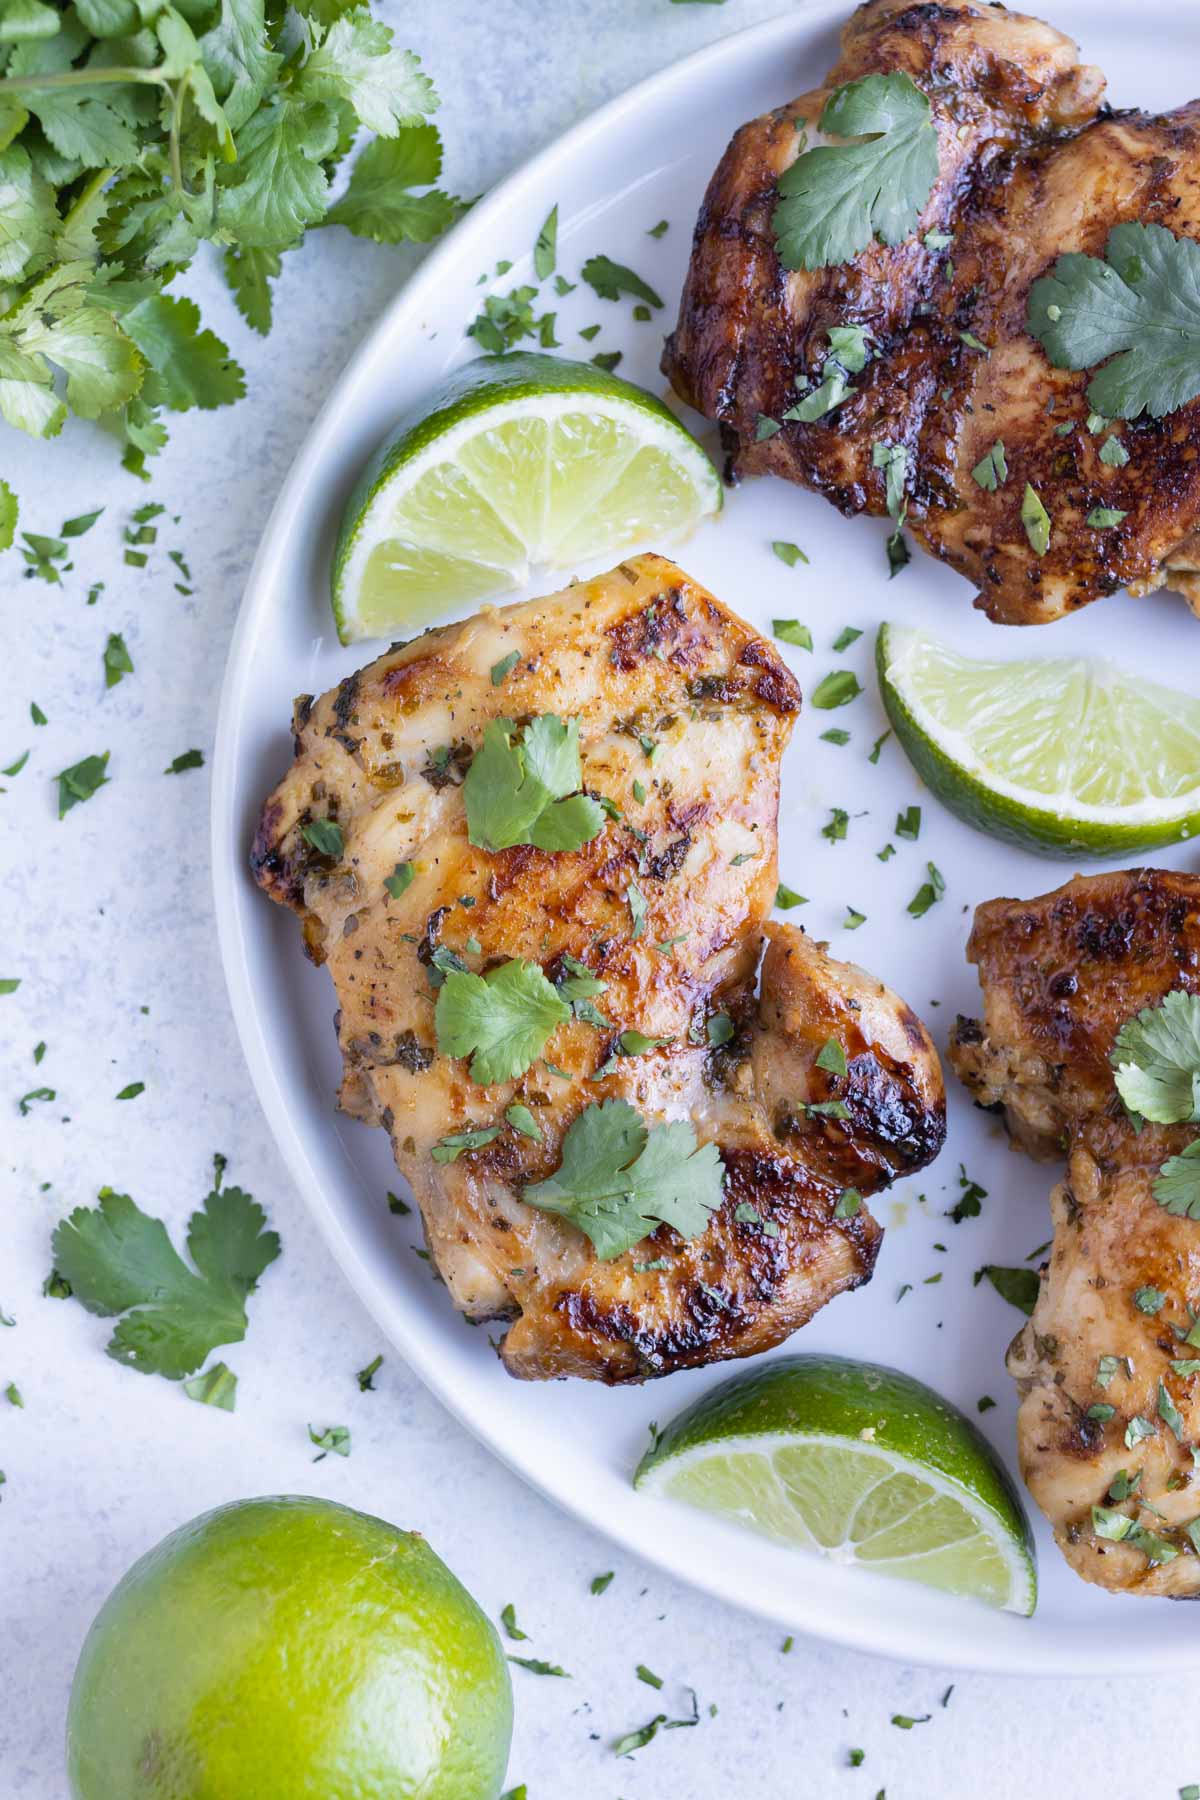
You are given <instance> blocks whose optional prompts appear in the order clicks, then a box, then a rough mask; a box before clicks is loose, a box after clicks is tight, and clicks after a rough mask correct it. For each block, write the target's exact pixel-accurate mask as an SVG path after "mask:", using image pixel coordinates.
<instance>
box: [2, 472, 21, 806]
mask: <svg viewBox="0 0 1200 1800" xmlns="http://www.w3.org/2000/svg"><path fill="white" fill-rule="evenodd" d="M19 511H20V509H19V507H18V504H17V496H16V495H15V494H14V493H13V491H12V489H11V488H10V487H9V485H8V483H7V481H0V550H11V549H12V541H13V538H14V537H15V536H16V532H17V518H18V515H19ZM5 773H6V774H7V773H8V771H7V770H6V771H5Z"/></svg>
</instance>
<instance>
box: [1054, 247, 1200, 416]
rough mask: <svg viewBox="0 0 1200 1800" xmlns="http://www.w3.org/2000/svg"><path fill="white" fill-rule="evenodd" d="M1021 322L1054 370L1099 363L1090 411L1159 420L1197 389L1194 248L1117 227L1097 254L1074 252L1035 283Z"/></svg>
mask: <svg viewBox="0 0 1200 1800" xmlns="http://www.w3.org/2000/svg"><path fill="white" fill-rule="evenodd" d="M1026 322H1027V325H1028V328H1029V330H1030V332H1031V333H1032V334H1033V336H1034V337H1035V338H1037V340H1038V342H1039V343H1040V344H1041V345H1042V347H1043V349H1044V350H1045V352H1046V355H1047V356H1048V357H1049V359H1050V361H1051V363H1053V365H1054V367H1055V368H1056V369H1092V368H1095V367H1096V366H1097V364H1100V363H1105V364H1106V366H1105V367H1104V368H1102V369H1100V371H1099V373H1098V374H1097V375H1095V376H1093V378H1092V380H1091V381H1090V382H1089V383H1088V390H1087V395H1088V400H1089V402H1090V404H1091V405H1092V407H1093V408H1094V410H1095V411H1096V412H1099V413H1103V414H1104V416H1105V417H1106V418H1109V419H1136V418H1137V417H1138V415H1139V414H1140V413H1142V412H1148V413H1149V414H1150V416H1151V418H1155V419H1161V418H1162V417H1163V416H1164V414H1166V413H1171V412H1174V411H1175V410H1176V409H1177V408H1178V407H1181V406H1185V405H1186V404H1187V402H1188V401H1189V400H1194V399H1195V398H1196V396H1197V395H1198V394H1200V244H1197V243H1195V242H1194V241H1193V240H1192V239H1191V238H1188V237H1176V236H1175V234H1174V233H1173V232H1171V231H1168V230H1167V228H1166V226H1164V225H1138V224H1127V225H1117V226H1115V227H1114V229H1113V230H1112V231H1111V232H1110V233H1109V238H1108V243H1107V244H1106V245H1105V249H1104V258H1103V260H1102V259H1101V258H1100V257H1097V256H1085V255H1082V254H1081V253H1080V252H1078V251H1072V252H1070V253H1068V254H1067V255H1065V256H1060V257H1059V259H1058V261H1057V262H1056V263H1055V265H1054V267H1053V269H1052V270H1051V271H1050V273H1049V275H1045V276H1043V277H1042V279H1041V280H1040V281H1035V282H1034V284H1033V287H1032V289H1031V291H1030V295H1029V311H1028V318H1027V321H1026ZM1108 358H1111V359H1112V360H1111V361H1108V360H1107V359H1108Z"/></svg>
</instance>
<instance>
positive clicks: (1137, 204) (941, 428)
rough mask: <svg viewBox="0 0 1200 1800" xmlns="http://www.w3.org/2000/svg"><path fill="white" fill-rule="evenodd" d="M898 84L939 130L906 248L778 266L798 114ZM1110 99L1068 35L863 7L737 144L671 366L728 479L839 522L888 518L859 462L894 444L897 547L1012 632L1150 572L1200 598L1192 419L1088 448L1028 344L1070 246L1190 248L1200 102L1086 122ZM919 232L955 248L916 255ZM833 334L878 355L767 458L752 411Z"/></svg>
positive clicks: (1089, 437) (1199, 174) (1063, 381)
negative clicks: (723, 446) (1097, 513)
mask: <svg viewBox="0 0 1200 1800" xmlns="http://www.w3.org/2000/svg"><path fill="white" fill-rule="evenodd" d="M893 70H903V71H904V72H906V73H907V74H909V75H910V76H911V77H912V78H913V80H914V81H915V82H916V83H917V85H918V86H919V87H921V88H922V90H923V91H924V92H925V93H926V95H927V97H928V99H929V101H930V105H931V108H932V117H933V121H934V124H935V127H936V129H937V133H938V142H939V165H940V167H939V175H938V179H937V181H936V183H935V186H934V189H933V192H932V194H931V195H930V198H929V201H928V204H927V205H926V207H925V210H924V213H923V215H922V218H921V221H920V224H919V226H918V228H917V230H916V232H915V233H914V234H913V235H912V236H911V237H910V238H908V239H907V240H906V241H905V242H904V243H902V244H900V245H898V246H896V247H894V248H890V247H888V246H886V245H883V244H879V243H873V244H872V245H871V246H870V247H869V248H868V249H867V250H865V251H863V252H862V253H861V254H860V255H858V256H857V257H855V258H854V259H853V260H852V261H851V262H849V263H846V264H842V265H840V266H837V267H832V268H826V269H821V270H816V271H812V272H804V271H800V272H791V273H789V272H788V271H787V270H785V269H783V268H782V267H781V265H780V262H779V258H778V256H777V254H776V249H775V239H774V233H773V231H772V226H771V219H772V213H773V211H774V207H775V203H776V198H777V195H776V186H777V183H778V180H779V177H780V175H781V174H782V173H783V172H784V170H786V169H787V168H788V167H789V165H790V164H791V163H792V162H793V161H794V160H795V158H796V157H797V155H799V154H800V150H801V148H802V140H801V137H800V134H799V133H798V131H797V129H796V125H795V121H796V120H797V119H804V120H807V122H808V130H809V134H810V136H811V133H812V130H813V128H814V127H815V124H816V121H817V119H818V118H819V117H820V114H821V111H822V108H823V107H824V104H825V101H826V100H827V99H828V97H829V95H830V93H831V92H832V91H833V89H834V88H836V87H838V86H840V85H842V84H843V83H845V82H847V81H852V80H856V79H858V78H859V77H861V76H864V75H869V74H879V73H887V72H890V71H893ZM1103 88H1104V81H1103V77H1102V75H1101V74H1100V72H1099V71H1098V70H1096V69H1094V68H1090V67H1087V66H1085V65H1081V64H1080V63H1079V62H1078V60H1077V55H1076V49H1075V45H1074V44H1073V43H1072V42H1071V40H1070V39H1069V38H1066V37H1064V36H1063V35H1062V34H1061V33H1060V32H1057V31H1054V30H1053V29H1051V27H1049V26H1047V25H1044V24H1042V23H1040V22H1039V21H1038V20H1036V19H1032V18H1029V17H1028V16H1026V15H1025V14H1022V13H1016V12H1009V11H1007V10H1006V9H1005V8H1004V7H1002V6H991V5H984V4H982V0H980V3H978V4H972V3H971V0H937V3H933V0H930V3H923V0H912V3H906V0H869V3H868V4H867V5H865V6H860V7H859V8H858V10H857V11H856V12H855V13H854V14H853V15H852V17H851V18H850V20H849V22H848V23H847V25H846V27H845V30H844V31H843V34H842V55H841V58H840V60H839V61H838V63H837V65H836V66H835V67H834V68H833V69H832V70H831V71H830V74H829V76H828V77H827V79H826V82H825V83H824V85H823V86H822V87H820V88H817V89H815V90H813V91H812V92H810V93H807V94H804V95H802V96H801V97H800V99H798V100H796V101H794V102H793V103H792V104H791V105H788V106H784V107H781V108H779V109H778V110H777V111H776V112H773V113H769V114H767V115H766V116H765V117H763V118H761V119H756V120H754V121H752V122H751V123H750V124H748V125H745V126H743V127H742V129H741V130H740V131H739V132H738V133H737V134H736V135H735V137H734V139H733V141H732V143H731V144H730V146H729V148H728V150H727V151H726V153H725V156H724V157H723V159H722V161H721V163H720V165H719V167H718V169H717V171H716V173H715V175H714V176H713V179H712V181H711V183H710V185H709V189H708V192H707V194H706V196H705V200H704V204H703V207H702V208H701V212H700V217H699V221H698V223H697V226H696V235H695V242H694V246H693V251H692V260H691V266H690V269H689V272H688V277H687V281H686V284H685V287H684V291H683V298H682V302H681V306H680V313H679V322H678V325H677V327H676V329H675V332H674V334H673V335H672V337H671V338H669V339H668V342H667V348H666V354H665V357H664V361H663V369H664V372H665V373H666V375H667V376H668V377H669V379H670V380H671V382H672V384H673V385H674V387H675V389H676V391H677V392H678V393H679V394H680V396H681V397H682V398H683V399H684V400H686V401H687V402H688V403H689V404H690V405H692V406H694V407H696V408H697V409H698V410H699V411H700V412H702V413H704V414H705V415H706V416H707V417H709V418H712V419H717V420H719V421H720V422H721V424H722V427H723V429H724V433H725V436H726V439H727V441H728V443H729V445H730V447H731V451H732V464H733V468H734V470H735V471H736V472H737V473H739V474H764V473H767V474H776V475H781V476H783V477H784V478H785V479H787V480H789V481H794V482H798V483H799V484H800V485H802V486H804V487H810V488H814V489H816V490H817V491H818V492H819V493H822V494H824V495H825V496H826V497H827V498H828V499H829V500H831V501H832V502H833V504H834V505H835V506H837V507H839V508H840V509H841V511H842V512H844V513H848V514H852V513H859V512H867V513H883V512H885V511H886V496H885V482H886V477H885V473H884V470H883V469H877V468H875V467H874V466H873V462H872V453H873V448H874V445H875V444H876V443H880V442H886V443H888V444H902V445H903V446H904V447H905V449H906V450H907V452H908V475H909V487H908V496H907V499H908V525H909V527H910V528H911V530H912V532H913V535H914V536H915V537H916V538H917V539H918V540H919V541H920V542H921V543H922V544H923V545H924V546H925V548H926V549H927V550H929V551H931V552H932V553H933V554H934V555H935V556H938V557H940V558H942V559H943V560H944V561H946V562H948V563H950V564H952V565H953V566H954V567H955V568H956V569H958V570H959V572H960V573H961V574H963V575H964V576H965V577H966V578H967V579H968V580H969V581H971V582H973V583H974V585H975V587H976V588H977V590H978V596H979V597H978V600H977V604H978V605H979V606H980V607H982V608H983V609H984V611H986V613H987V614H988V616H989V617H990V618H992V619H995V620H997V621H998V622H1001V623H1004V624H1017V625H1021V624H1040V623H1044V622H1046V621H1048V620H1051V619H1056V618H1059V617H1061V616H1062V615H1063V614H1065V613H1068V612H1071V611H1074V610H1076V609H1078V608H1079V607H1081V606H1084V605H1086V604H1087V603H1088V602H1089V601H1091V600H1095V599H1097V598H1099V597H1100V596H1102V595H1104V594H1109V593H1112V592H1114V591H1115V590H1116V589H1118V588H1120V587H1121V586H1128V587H1130V588H1132V589H1133V591H1134V592H1145V591H1147V590H1148V589H1150V588H1153V587H1157V586H1160V585H1162V584H1163V583H1164V582H1165V581H1170V582H1171V584H1172V585H1173V586H1175V587H1177V588H1179V589H1180V590H1181V591H1183V592H1184V593H1185V594H1187V595H1188V596H1189V598H1192V599H1194V600H1195V602H1196V604H1197V605H1198V606H1200V574H1189V570H1191V571H1197V570H1200V542H1197V543H1193V542H1192V537H1193V532H1194V529H1195V527H1196V525H1197V524H1198V523H1200V459H1198V458H1197V457H1196V455H1195V443H1196V439H1197V430H1198V421H1200V402H1193V403H1191V404H1190V405H1189V406H1186V407H1184V408H1182V409H1180V410H1179V411H1178V412H1176V413H1173V414H1171V415H1169V416H1168V417H1167V418H1165V419H1163V420H1160V421H1157V422H1156V421H1153V420H1149V419H1146V418H1143V419H1142V420H1140V421H1138V422H1137V423H1136V424H1133V425H1124V424H1122V425H1120V426H1119V429H1120V432H1121V437H1122V441H1123V443H1124V446H1125V448H1126V449H1127V450H1128V452H1129V461H1128V463H1127V464H1126V465H1125V466H1124V467H1122V468H1112V467H1109V466H1107V465H1105V464H1103V463H1101V462H1100V460H1099V451H1100V447H1101V444H1102V443H1103V441H1104V440H1103V436H1101V435H1100V434H1089V432H1088V431H1087V430H1086V423H1085V422H1086V419H1087V417H1088V413H1089V410H1090V409H1089V407H1088V404H1087V400H1086V389H1087V385H1088V381H1089V379H1090V372H1089V371H1086V370H1085V371H1081V372H1079V373H1077V374H1072V373H1069V372H1067V371H1060V370H1056V369H1053V368H1051V366H1050V364H1049V362H1048V360H1047V358H1046V356H1045V355H1044V353H1043V351H1042V349H1041V347H1040V345H1039V344H1038V343H1037V342H1036V341H1035V340H1034V339H1033V338H1032V337H1031V336H1029V334H1028V333H1027V332H1026V330H1025V316H1026V306H1027V301H1028V296H1029V290H1030V288H1031V286H1032V284H1033V282H1034V281H1035V280H1036V279H1037V278H1038V277H1039V276H1041V275H1044V274H1045V273H1047V271H1048V270H1049V269H1050V267H1051V266H1052V265H1053V263H1054V262H1055V260H1056V258H1057V257H1058V256H1059V255H1061V254H1062V253H1063V252H1065V251H1071V250H1079V251H1084V252H1087V253H1089V254H1091V255H1096V256H1099V255H1102V254H1103V251H1104V246H1105V243H1106V241H1107V238H1108V234H1109V232H1110V231H1111V230H1112V228H1113V226H1115V225H1118V224H1121V223H1123V222H1126V221H1130V220H1137V221H1143V222H1147V223H1160V224H1164V225H1167V226H1169V227H1170V229H1171V230H1172V231H1174V232H1176V233H1183V234H1191V235H1197V234H1200V108H1198V107H1197V105H1196V104H1193V105H1190V106H1185V107H1182V108H1180V109H1179V110H1178V111H1177V112H1174V113H1169V114H1166V115H1163V116H1161V117H1151V116H1149V115H1146V114H1143V113H1129V114H1125V115H1121V116H1119V117H1113V116H1112V115H1110V114H1108V113H1107V112H1103V113H1102V112H1099V110H1098V109H1099V107H1100V101H1101V96H1102V93H1103ZM929 232H934V233H941V234H949V235H950V236H952V238H953V243H952V244H951V245H950V246H949V247H947V246H946V245H945V243H944V241H943V242H942V243H941V245H940V247H936V248H931V247H927V246H926V243H925V236H926V234H927V233H929ZM935 241H936V240H935ZM848 324H860V325H863V326H865V327H866V328H867V329H868V331H869V332H870V334H871V344H872V347H873V349H874V350H875V351H876V352H877V354H876V356H875V357H874V359H873V360H872V361H870V362H869V363H868V364H867V367H866V368H865V369H864V371H863V372H862V374H861V375H857V376H855V377H854V389H855V391H854V393H853V394H852V395H851V397H850V398H848V399H847V400H846V401H845V402H844V403H843V404H842V405H841V406H840V407H838V408H837V409H836V411H834V412H832V413H830V414H827V415H826V416H825V417H824V418H823V419H820V420H817V421H815V422H813V423H809V424H805V423H801V422H799V421H787V420H785V421H784V422H783V424H782V429H781V430H779V431H778V432H776V433H775V434H774V435H773V436H768V437H766V438H764V439H763V440H762V441H758V438H757V429H758V422H759V419H760V417H761V416H763V415H765V416H766V417H768V418H770V419H773V420H781V419H782V418H783V414H784V413H785V412H786V411H787V409H788V407H789V406H791V405H792V404H793V402H794V400H795V398H796V389H795V383H796V380H797V377H800V378H801V379H802V381H803V380H806V379H808V378H809V377H811V376H812V375H813V374H814V372H815V371H817V370H818V369H819V368H820V365H821V362H822V360H823V358H824V355H825V351H826V347H827V333H828V331H829V329H830V327H831V326H835V325H848ZM963 333H968V334H969V335H970V336H971V337H973V338H974V339H976V340H977V341H978V343H981V344H983V345H985V346H987V347H988V349H989V350H990V354H986V353H984V352H981V351H980V349H978V348H977V347H976V346H975V345H972V344H971V343H970V342H967V341H964V338H963V335H962V334H963ZM1068 422H1072V423H1073V424H1074V427H1075V428H1074V429H1073V430H1072V431H1071V432H1070V434H1069V435H1065V436H1059V435H1057V434H1056V432H1055V426H1056V425H1063V424H1066V423H1068ZM997 439H1000V440H1001V441H1002V442H1003V444H1004V446H1005V451H1006V454H1007V462H1008V469H1009V474H1008V479H1007V480H1006V481H1005V482H1004V483H1003V484H1002V485H1001V486H1000V487H999V488H998V489H997V490H996V492H994V493H988V492H986V491H985V490H984V489H983V488H982V487H981V486H980V484H979V483H978V482H976V481H975V480H974V478H973V476H972V474H971V471H972V469H973V468H974V467H975V466H976V464H977V463H978V462H979V461H980V459H981V458H982V457H983V456H984V455H985V454H986V452H987V451H988V450H990V448H991V446H992V445H993V444H994V443H995V442H996V440H997ZM1027 482H1028V483H1030V484H1032V486H1033V487H1034V488H1035V489H1036V491H1037V492H1038V494H1039V495H1040V497H1041V499H1042V501H1043V503H1044V505H1045V507H1046V509H1047V511H1048V512H1049V514H1050V517H1051V520H1052V522H1053V523H1052V531H1051V540H1050V548H1049V551H1048V553H1047V554H1046V555H1045V556H1043V557H1038V556H1037V555H1035V553H1034V551H1033V549H1032V547H1031V545H1030V543H1029V540H1028V537H1027V536H1026V533H1025V529H1024V526H1023V525H1022V522H1021V502H1022V496H1023V494H1024V491H1025V486H1026V483H1027ZM1096 506H1104V507H1106V508H1111V509H1114V510H1118V511H1123V512H1124V513H1125V514H1126V517H1125V518H1124V519H1123V520H1122V521H1120V523H1119V524H1118V525H1117V526H1116V527H1114V528H1112V529H1109V530H1106V531H1103V532H1097V531H1095V530H1093V529H1092V528H1090V527H1088V526H1087V525H1086V524H1085V520H1086V517H1087V514H1088V513H1089V512H1090V511H1091V509H1092V508H1093V507H1096Z"/></svg>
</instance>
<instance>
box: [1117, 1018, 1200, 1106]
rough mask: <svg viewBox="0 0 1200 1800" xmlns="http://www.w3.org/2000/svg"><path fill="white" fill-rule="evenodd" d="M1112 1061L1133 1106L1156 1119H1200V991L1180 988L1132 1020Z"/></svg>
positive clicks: (1119, 1084) (1124, 1027) (1122, 1092)
mask: <svg viewBox="0 0 1200 1800" xmlns="http://www.w3.org/2000/svg"><path fill="white" fill-rule="evenodd" d="M1111 1061H1112V1065H1113V1068H1114V1070H1115V1071H1116V1077H1115V1079H1116V1084H1117V1092H1118V1093H1119V1094H1120V1096H1121V1098H1122V1100H1123V1101H1124V1102H1125V1105H1126V1106H1127V1107H1128V1108H1129V1110H1130V1112H1133V1113H1140V1114H1141V1116H1142V1117H1143V1118H1144V1119H1151V1120H1153V1121H1154V1123H1155V1124H1156V1125H1173V1124H1179V1123H1182V1122H1184V1121H1189V1122H1196V1121H1200V995H1197V994H1185V993H1184V992H1183V991H1182V990H1180V989H1175V990H1173V991H1172V992H1171V993H1169V994H1167V995H1166V996H1165V997H1164V999H1163V1000H1162V1002H1161V1004H1160V1005H1158V1006H1148V1007H1146V1009H1145V1010H1144V1011H1143V1012H1140V1013H1138V1015H1137V1017H1136V1018H1133V1019H1128V1020H1126V1022H1125V1024H1124V1025H1122V1027H1121V1029H1120V1031H1119V1032H1118V1033H1117V1037H1116V1042H1115V1043H1114V1044H1113V1048H1112V1057H1111Z"/></svg>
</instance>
